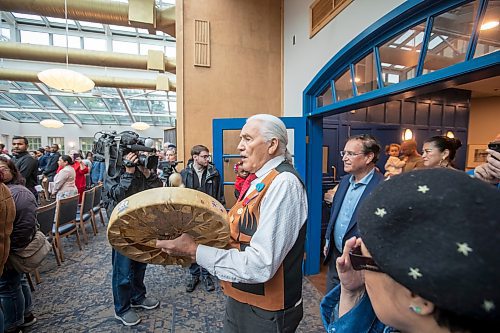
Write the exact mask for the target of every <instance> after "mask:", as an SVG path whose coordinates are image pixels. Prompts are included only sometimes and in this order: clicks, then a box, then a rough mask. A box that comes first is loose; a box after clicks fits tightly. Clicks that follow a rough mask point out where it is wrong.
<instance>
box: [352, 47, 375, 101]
mask: <svg viewBox="0 0 500 333" xmlns="http://www.w3.org/2000/svg"><path fill="white" fill-rule="evenodd" d="M354 83H356V87H357V89H358V95H361V94H364V93H366V92H369V91H372V90H375V89H377V68H376V66H375V57H374V56H373V53H370V54H369V55H367V56H366V57H365V58H364V59H362V60H361V61H359V62H358V63H357V64H355V65H354Z"/></svg>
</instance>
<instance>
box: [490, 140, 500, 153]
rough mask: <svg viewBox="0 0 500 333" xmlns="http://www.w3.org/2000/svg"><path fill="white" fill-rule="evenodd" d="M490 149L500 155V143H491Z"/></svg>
mask: <svg viewBox="0 0 500 333" xmlns="http://www.w3.org/2000/svg"><path fill="white" fill-rule="evenodd" d="M488 149H491V150H494V151H496V152H499V153H500V141H495V142H490V143H489V144H488Z"/></svg>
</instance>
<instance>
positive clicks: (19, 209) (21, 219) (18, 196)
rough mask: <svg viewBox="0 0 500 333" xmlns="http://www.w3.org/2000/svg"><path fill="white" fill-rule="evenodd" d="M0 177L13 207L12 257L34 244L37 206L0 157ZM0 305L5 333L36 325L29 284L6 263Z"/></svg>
mask: <svg viewBox="0 0 500 333" xmlns="http://www.w3.org/2000/svg"><path fill="white" fill-rule="evenodd" d="M0 173H1V174H2V177H0V178H1V179H2V182H3V183H4V184H5V185H7V187H8V188H9V190H10V192H11V194H12V198H13V199H14V203H15V209H16V215H15V219H14V223H13V229H12V234H11V235H10V253H15V252H17V251H20V250H23V249H24V248H25V247H26V246H27V245H28V244H29V243H30V242H31V241H32V240H33V237H34V235H35V232H36V209H37V203H36V199H35V196H34V195H33V193H31V191H30V190H28V189H27V188H26V187H25V186H24V178H23V177H22V176H21V173H20V172H19V170H18V169H17V168H16V166H15V164H14V162H12V160H10V159H7V158H5V157H0ZM0 302H1V306H2V309H3V314H4V327H5V332H19V330H20V329H21V328H23V327H28V326H31V325H33V324H34V323H35V322H36V318H35V316H33V313H32V311H33V304H32V302H31V290H30V288H29V285H28V282H27V281H26V278H25V276H24V274H23V273H21V272H18V271H16V270H15V269H14V268H13V267H12V266H11V265H9V262H8V261H7V264H6V265H5V268H4V271H3V274H2V276H1V277H0Z"/></svg>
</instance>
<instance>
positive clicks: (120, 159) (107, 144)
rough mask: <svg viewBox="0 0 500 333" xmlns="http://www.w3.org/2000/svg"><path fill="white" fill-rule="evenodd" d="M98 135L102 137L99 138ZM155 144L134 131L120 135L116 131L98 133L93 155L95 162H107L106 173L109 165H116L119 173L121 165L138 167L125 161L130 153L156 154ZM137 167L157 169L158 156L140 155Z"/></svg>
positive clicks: (95, 135)
mask: <svg viewBox="0 0 500 333" xmlns="http://www.w3.org/2000/svg"><path fill="white" fill-rule="evenodd" d="M98 134H101V135H100V136H99V137H97V135H98ZM153 144H154V142H153V140H152V139H150V138H141V137H140V136H139V134H137V133H135V132H132V131H123V132H120V133H117V132H116V131H112V132H97V133H96V134H94V147H93V148H92V153H93V154H94V160H96V161H98V162H106V172H107V166H108V165H109V164H115V165H116V166H117V168H116V172H117V173H119V168H118V167H120V166H121V165H124V166H126V167H132V166H136V164H134V163H132V162H131V161H129V160H127V159H124V157H125V156H127V154H128V153H130V152H139V151H140V152H146V153H156V149H155V148H153ZM137 165H142V166H144V167H146V168H147V169H156V167H157V165H158V156H156V154H139V155H138V163H137ZM110 176H112V175H110Z"/></svg>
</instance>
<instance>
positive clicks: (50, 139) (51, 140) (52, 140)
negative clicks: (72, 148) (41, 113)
mask: <svg viewBox="0 0 500 333" xmlns="http://www.w3.org/2000/svg"><path fill="white" fill-rule="evenodd" d="M47 141H48V142H49V146H51V145H53V144H57V145H59V153H61V155H63V154H64V153H65V151H64V137H51V136H49V137H47Z"/></svg>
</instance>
